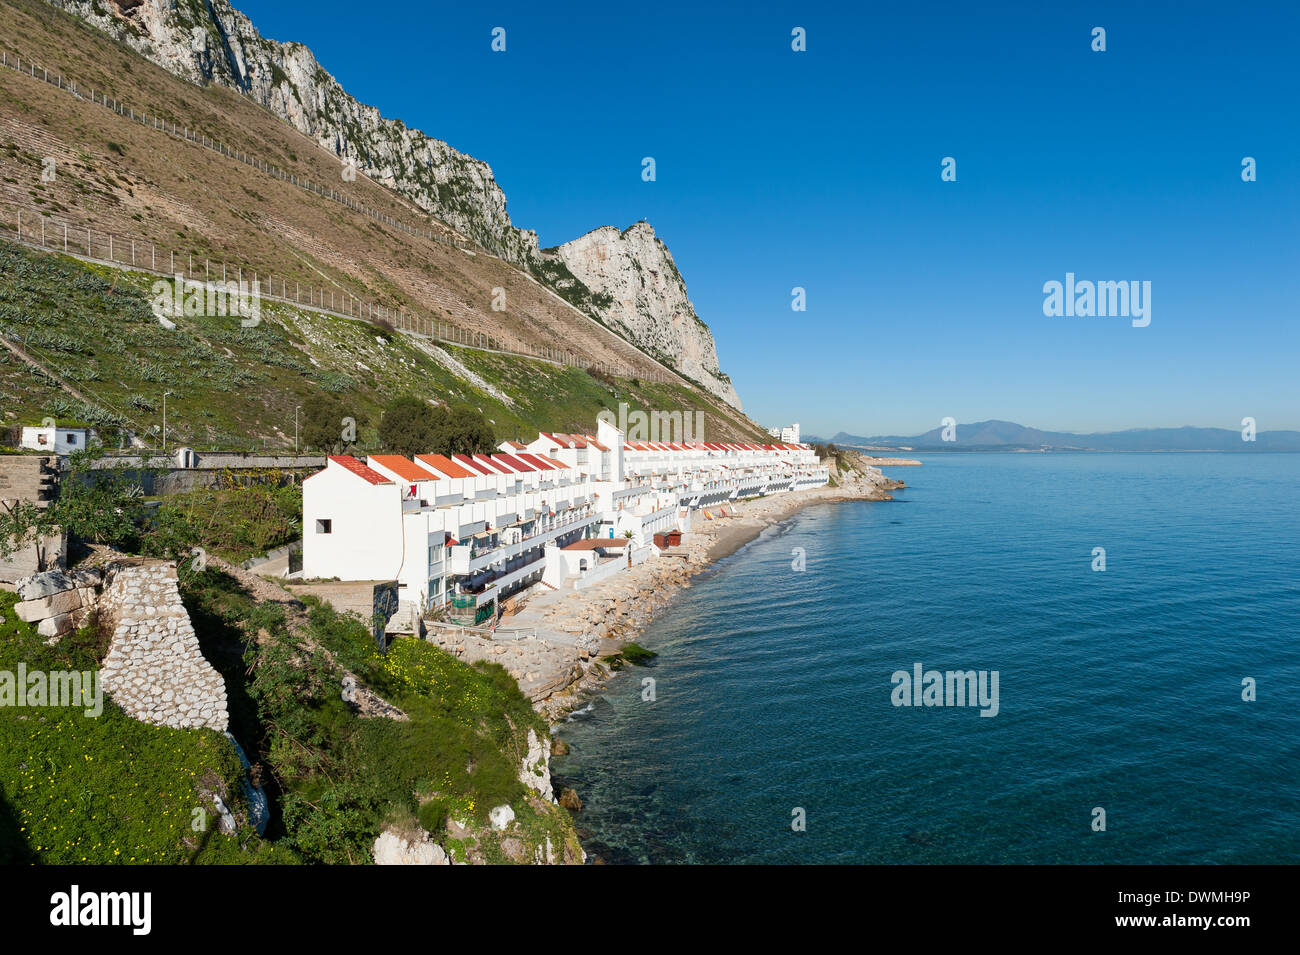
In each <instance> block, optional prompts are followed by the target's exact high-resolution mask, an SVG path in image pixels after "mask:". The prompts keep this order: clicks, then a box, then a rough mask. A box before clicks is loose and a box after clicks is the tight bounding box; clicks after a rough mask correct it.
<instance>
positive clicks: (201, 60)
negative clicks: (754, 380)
mask: <svg viewBox="0 0 1300 955" xmlns="http://www.w3.org/2000/svg"><path fill="white" fill-rule="evenodd" d="M46 2H48V3H50V4H51V5H52V6H55V7H59V8H61V9H63V10H65V11H67V12H69V13H71V14H73V15H74V16H77V17H79V18H80V19H82V20H83V21H85V22H86V23H88V24H90V25H92V26H94V27H96V28H97V29H99V30H101V31H103V32H104V33H107V34H108V35H110V36H112V37H114V38H115V39H118V40H120V41H121V42H123V43H125V44H126V45H127V46H129V47H130V48H131V49H133V50H135V51H136V52H138V53H139V54H141V55H142V56H144V57H145V58H147V59H148V60H150V61H152V62H153V63H155V64H157V65H159V66H161V67H162V68H163V69H165V70H167V71H168V72H170V73H172V74H173V75H175V76H178V77H181V78H182V79H185V80H187V81H189V82H191V83H194V84H196V85H198V86H209V85H219V86H224V87H227V88H230V89H233V90H236V91H238V92H239V93H241V94H242V95H244V96H246V97H248V98H249V99H251V100H252V101H254V102H256V103H258V104H259V105H261V106H263V107H265V108H266V109H268V110H270V111H271V112H272V113H273V114H274V115H275V116H278V117H280V118H281V119H283V120H285V121H286V122H288V123H289V124H290V125H291V126H293V127H294V128H295V129H297V130H298V131H299V132H301V133H302V134H303V135H305V136H307V137H308V138H310V139H311V140H313V141H314V142H315V143H316V144H318V145H319V146H321V147H322V148H323V149H325V150H327V151H329V152H330V153H333V154H334V155H336V156H338V157H339V158H340V160H354V161H355V162H356V168H357V170H358V172H359V173H360V174H362V175H364V176H367V177H369V178H370V179H372V180H374V181H375V182H377V183H380V184H382V185H384V186H386V187H388V188H390V189H392V190H393V191H395V192H397V193H398V194H400V195H401V196H403V197H405V198H406V199H408V200H410V201H411V202H412V203H414V204H415V205H416V206H418V207H419V208H421V209H423V210H425V211H426V212H428V213H430V214H432V215H434V216H436V217H437V218H438V219H440V220H441V221H443V222H445V223H446V224H448V225H450V226H451V227H452V228H454V229H455V230H456V231H458V232H459V233H461V234H462V235H464V236H465V237H467V238H469V239H471V240H473V241H474V242H476V243H478V244H480V245H481V246H482V247H484V248H486V249H488V250H490V251H492V252H493V253H495V254H497V255H499V256H500V257H501V258H503V259H505V260H507V261H509V262H512V263H514V264H515V265H518V266H520V267H521V268H523V269H525V270H526V271H528V272H530V273H531V274H533V275H534V276H535V277H536V278H538V279H539V280H541V281H542V282H543V283H544V284H546V285H548V286H549V287H551V288H552V289H553V290H555V291H556V292H558V293H559V294H561V295H562V296H563V297H564V298H565V299H566V300H568V301H569V302H571V303H573V304H574V305H575V306H576V307H578V308H580V309H582V310H583V311H585V312H587V313H588V314H590V315H592V316H593V317H595V318H597V319H599V320H601V321H603V322H604V323H606V324H607V325H609V326H610V327H611V328H613V329H615V330H616V331H617V332H619V333H620V334H622V335H623V336H624V337H626V338H627V339H628V340H629V341H630V342H632V343H633V344H634V345H636V346H637V347H639V348H642V349H644V350H646V351H648V352H650V353H651V354H653V355H655V356H656V357H658V358H660V359H661V360H664V361H669V362H670V363H671V364H672V365H673V366H674V367H676V368H677V370H678V371H680V372H681V373H682V374H684V375H686V376H688V377H690V378H692V379H694V380H696V381H698V382H699V383H700V384H701V385H703V386H704V387H705V388H707V389H708V390H710V391H711V392H712V393H713V394H715V395H717V396H718V397H720V398H722V399H723V400H724V401H727V402H728V403H729V404H731V405H732V406H733V407H736V408H739V407H740V402H739V400H738V398H737V397H736V392H735V389H734V388H733V387H732V386H731V382H730V380H729V379H728V378H726V376H725V375H722V373H721V371H720V370H719V369H718V367H717V355H716V348H715V345H714V341H713V336H712V334H711V333H710V332H709V330H708V327H707V326H706V325H705V324H704V323H703V322H702V321H700V320H699V318H698V316H696V315H695V312H694V309H693V308H691V307H690V303H689V301H688V300H687V299H686V295H685V285H684V284H683V282H682V280H681V276H680V274H678V273H677V270H676V268H675V266H672V258H671V256H669V255H668V254H667V249H666V248H665V247H664V246H663V243H662V242H660V241H659V240H658V239H656V238H654V234H653V231H652V230H650V229H649V227H648V226H644V227H643V226H640V225H638V226H636V227H634V230H636V232H635V234H634V235H633V236H632V237H631V240H630V241H627V240H625V241H624V242H623V244H622V249H621V256H620V261H621V262H622V265H623V267H622V268H618V269H614V270H612V271H609V270H606V269H604V268H602V267H600V266H599V265H598V264H597V265H594V266H593V264H592V263H591V261H590V260H591V259H592V258H593V256H592V255H589V254H588V253H589V252H592V251H594V252H596V253H598V252H599V247H600V246H605V245H608V244H609V243H607V242H606V241H604V240H605V238H606V236H605V233H606V230H603V229H602V230H597V231H596V233H592V234H589V235H588V236H584V237H582V238H581V239H577V240H575V241H574V242H573V243H569V244H568V245H566V246H563V247H561V248H562V249H570V247H572V248H571V249H570V252H569V253H567V254H562V255H561V256H559V257H556V256H551V255H544V254H541V253H539V250H538V247H537V235H536V233H534V232H531V231H528V230H524V229H519V228H517V227H515V226H514V225H513V224H512V223H511V221H510V216H509V214H508V213H507V211H506V197H505V193H504V192H503V191H502V190H501V187H500V186H499V185H498V184H497V183H496V180H495V179H494V178H493V176H492V170H491V168H490V167H489V166H488V165H487V163H484V162H482V161H480V160H478V159H475V158H473V157H471V156H467V155H465V154H464V153H461V152H459V151H457V150H456V149H453V148H452V147H451V146H449V145H448V144H447V143H445V142H442V141H441V140H437V139H433V138H432V137H430V136H427V135H425V134H424V133H423V132H421V131H419V130H415V129H410V128H408V127H407V126H406V125H404V124H403V123H402V122H401V121H400V120H397V119H386V118H384V117H383V116H382V115H381V114H380V112H379V110H378V109H376V108H375V107H373V106H368V105H365V104H363V103H359V102H357V100H355V99H354V98H353V97H351V96H350V95H348V93H347V92H346V91H345V90H344V89H343V87H342V86H341V85H340V84H339V82H338V81H337V80H336V79H335V78H334V77H333V76H331V75H330V74H329V73H328V72H327V71H326V70H325V69H324V68H323V67H322V66H321V65H320V63H319V62H317V60H316V57H315V56H314V55H313V54H312V52H311V50H310V49H308V48H307V47H306V46H304V45H302V44H301V43H292V42H290V43H280V42H277V41H274V40H269V39H267V38H265V37H263V36H262V35H261V34H260V33H258V31H257V29H256V28H255V27H254V26H253V24H252V22H251V21H250V20H249V18H248V17H247V16H245V15H244V14H243V13H241V12H239V11H238V10H236V9H234V8H233V7H232V6H231V5H230V3H229V0H46ZM642 230H644V231H642ZM609 231H612V230H609ZM645 232H648V233H649V235H648V236H646V235H645V234H644V233H645ZM593 235H596V236H599V240H598V241H589V240H591V237H592V236H593ZM593 247H595V248H593ZM643 253H644V254H646V255H647V256H648V257H647V258H646V259H645V260H644V261H641V260H640V259H638V258H637V256H639V255H640V254H643ZM594 257H597V258H598V255H597V256H594ZM571 261H572V262H576V263H577V264H578V265H580V266H584V267H586V271H585V272H584V274H583V275H575V274H573V273H572V272H571V271H570V269H571V268H572V265H569V267H568V268H566V267H565V266H566V265H568V264H569V263H570V262H571ZM665 263H666V264H667V266H668V268H667V269H665V268H664V265H665ZM638 270H639V272H640V273H641V275H642V276H651V277H652V278H651V280H650V281H649V282H648V283H647V282H640V283H638V282H637V281H635V274H636V272H637V271H638ZM606 282H608V283H610V284H605V283H606ZM656 293H662V294H665V295H667V298H666V299H656V297H655V295H656ZM611 298H612V299H613V300H614V304H612V305H610V304H607V303H608V302H609V301H610V299H611ZM683 303H684V307H683ZM665 323H666V324H665Z"/></svg>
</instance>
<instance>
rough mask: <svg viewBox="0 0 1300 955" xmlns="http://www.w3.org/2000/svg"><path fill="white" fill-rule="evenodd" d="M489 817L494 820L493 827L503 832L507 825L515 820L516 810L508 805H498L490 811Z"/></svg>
mask: <svg viewBox="0 0 1300 955" xmlns="http://www.w3.org/2000/svg"><path fill="white" fill-rule="evenodd" d="M488 819H490V820H491V821H492V828H493V829H495V830H497V831H498V832H502V831H504V830H505V828H506V826H508V825H510V823H512V822H514V821H515V811H514V810H513V809H511V808H510V807H509V806H508V805H501V806H497V807H495V808H494V809H493V810H492V811H491V812H489V813H488Z"/></svg>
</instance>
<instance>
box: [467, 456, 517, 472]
mask: <svg viewBox="0 0 1300 955" xmlns="http://www.w3.org/2000/svg"><path fill="white" fill-rule="evenodd" d="M474 460H475V461H477V462H478V463H479V464H485V465H487V466H488V467H490V468H491V469H492V471H490V472H489V473H495V474H513V473H514V472H513V471H511V470H510V469H509V468H508V467H506V466H505V465H504V464H500V463H498V462H496V461H493V460H492V459H491V458H489V457H488V456H487V455H486V454H476V455H474Z"/></svg>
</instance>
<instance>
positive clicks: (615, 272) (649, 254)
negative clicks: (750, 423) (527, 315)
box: [555, 221, 740, 408]
mask: <svg viewBox="0 0 1300 955" xmlns="http://www.w3.org/2000/svg"><path fill="white" fill-rule="evenodd" d="M555 251H556V253H557V254H558V255H559V256H560V258H561V259H562V260H563V261H564V264H565V265H566V266H568V268H569V271H570V272H572V273H573V274H574V275H575V276H576V277H577V278H578V279H579V280H581V281H582V282H583V283H584V284H585V285H586V286H587V287H588V288H593V289H600V290H601V291H602V292H604V293H605V296H606V297H605V298H604V299H603V300H601V301H599V302H597V303H595V308H596V311H597V314H598V316H599V317H600V319H601V320H602V321H603V322H604V323H605V324H606V325H608V326H610V327H611V328H613V329H615V330H616V331H618V332H620V333H621V334H623V335H624V336H625V337H626V338H628V339H630V340H631V341H634V342H637V343H638V344H639V345H640V347H641V348H643V349H645V350H646V351H648V352H649V353H650V354H651V355H653V356H654V357H656V358H658V359H660V360H661V361H663V362H664V363H666V364H668V365H670V366H672V367H673V368H674V369H676V370H677V371H678V372H680V373H681V374H683V375H685V376H686V377H687V378H690V379H692V380H693V381H697V382H699V383H700V384H701V385H703V386H704V387H705V388H706V389H708V390H709V391H711V392H713V393H714V394H715V395H717V396H718V397H720V398H722V399H723V400H724V401H726V402H727V403H728V404H730V405H732V406H733V407H736V408H739V407H740V398H739V396H738V395H737V394H736V389H735V388H734V387H732V384H731V379H730V378H729V377H727V375H726V374H724V373H723V371H722V369H721V368H719V367H718V353H717V349H716V347H715V345H714V341H713V334H712V333H711V332H710V331H709V329H708V326H707V325H705V324H704V322H702V321H701V320H700V317H699V316H698V315H696V314H695V306H693V305H692V304H691V300H690V299H689V298H688V297H687V294H686V283H685V282H684V281H683V280H682V275H681V273H680V272H678V271H677V265H676V264H675V263H674V262H673V256H672V253H671V252H669V251H668V247H667V246H666V245H664V243H663V241H662V240H661V239H660V238H659V237H658V236H657V235H655V231H654V229H653V228H652V227H651V226H650V224H649V223H647V222H644V221H643V222H638V223H636V224H635V225H633V226H631V227H629V228H627V229H625V230H624V231H622V232H619V231H618V230H617V229H615V228H614V227H613V226H601V227H600V228H599V229H595V230H593V231H591V232H588V233H587V234H586V235H584V236H582V237H580V238H577V239H574V240H573V241H572V242H566V243H564V245H561V246H560V247H559V248H557V249H556V250H555Z"/></svg>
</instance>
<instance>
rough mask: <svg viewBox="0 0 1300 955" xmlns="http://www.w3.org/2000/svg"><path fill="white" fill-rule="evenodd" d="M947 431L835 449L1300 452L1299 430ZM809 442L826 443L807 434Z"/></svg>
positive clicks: (853, 438)
mask: <svg viewBox="0 0 1300 955" xmlns="http://www.w3.org/2000/svg"><path fill="white" fill-rule="evenodd" d="M943 431H944V429H943V428H935V429H934V430H933V431H927V432H926V433H925V434H914V435H898V434H886V435H875V436H870V437H868V436H864V435H856V434H848V433H847V432H844V431H841V432H840V433H839V434H837V435H835V436H834V437H833V438H830V439H829V440H830V442H831V443H832V444H835V445H839V446H842V447H849V448H873V449H879V450H888V451H897V450H902V449H907V450H912V451H1300V431H1260V432H1258V433H1257V434H1256V435H1255V440H1254V441H1244V440H1242V432H1241V431H1240V430H1233V429H1230V428H1193V427H1185V428H1133V429H1131V430H1128V431H1105V432H1099V433H1096V434H1071V433H1069V432H1066V431H1039V430H1038V429H1037V428H1028V427H1025V426H1024V425H1022V424H1016V423H1015V422H1013V421H977V422H975V423H974V424H959V425H957V429H956V437H957V440H956V441H944V440H943ZM804 440H805V441H826V440H827V439H825V438H817V437H813V436H812V435H805V436H804Z"/></svg>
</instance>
